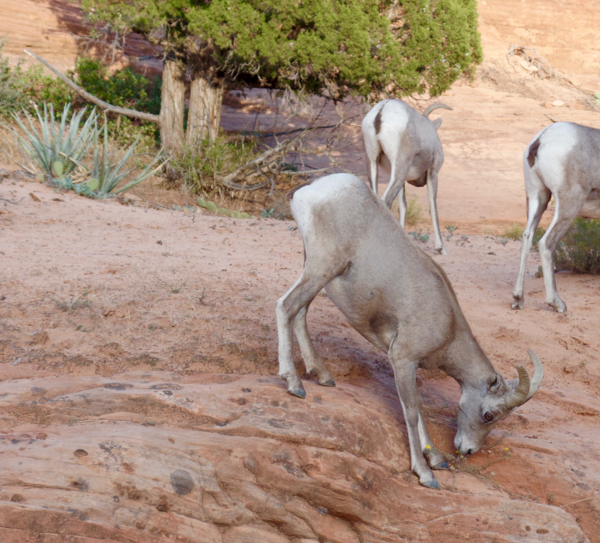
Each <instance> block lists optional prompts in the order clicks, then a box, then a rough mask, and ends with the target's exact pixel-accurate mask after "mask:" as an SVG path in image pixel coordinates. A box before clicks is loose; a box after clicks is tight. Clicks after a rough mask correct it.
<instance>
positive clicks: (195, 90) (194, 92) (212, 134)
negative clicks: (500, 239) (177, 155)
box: [185, 75, 225, 146]
mask: <svg viewBox="0 0 600 543" xmlns="http://www.w3.org/2000/svg"><path fill="white" fill-rule="evenodd" d="M224 92H225V89H224V88H223V87H222V86H221V84H220V82H216V83H215V82H212V81H210V80H209V79H208V78H206V77H205V76H203V75H195V76H194V78H193V79H192V85H191V89H190V108H189V112H188V124H187V133H186V137H185V141H186V143H187V144H188V145H189V146H196V145H199V144H200V143H201V142H202V141H203V140H204V139H205V138H206V137H207V136H208V139H209V141H210V142H211V143H212V142H213V141H214V140H215V138H216V137H217V134H218V132H219V125H220V122H221V107H222V105H223V94H224Z"/></svg>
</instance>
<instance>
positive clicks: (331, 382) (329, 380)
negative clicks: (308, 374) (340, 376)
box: [319, 379, 335, 387]
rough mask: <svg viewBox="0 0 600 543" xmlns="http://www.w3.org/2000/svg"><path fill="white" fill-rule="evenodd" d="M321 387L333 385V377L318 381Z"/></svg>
mask: <svg viewBox="0 0 600 543" xmlns="http://www.w3.org/2000/svg"><path fill="white" fill-rule="evenodd" d="M319 384H320V385H321V386H322V387H334V386H335V381H334V380H333V379H328V380H327V381H324V382H323V383H319Z"/></svg>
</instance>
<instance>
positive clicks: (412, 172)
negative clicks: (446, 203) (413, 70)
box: [362, 100, 452, 254]
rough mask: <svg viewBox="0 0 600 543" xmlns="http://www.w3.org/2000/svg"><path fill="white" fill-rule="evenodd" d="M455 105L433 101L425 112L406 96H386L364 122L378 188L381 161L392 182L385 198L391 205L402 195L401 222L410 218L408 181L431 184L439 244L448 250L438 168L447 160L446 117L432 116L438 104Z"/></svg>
mask: <svg viewBox="0 0 600 543" xmlns="http://www.w3.org/2000/svg"><path fill="white" fill-rule="evenodd" d="M440 107H441V108H444V109H450V110H451V109H452V108H451V107H449V106H447V105H444V104H440V103H437V104H432V105H430V106H429V107H428V108H427V109H426V110H425V111H424V113H423V114H422V115H421V113H419V112H418V111H416V110H414V109H413V108H412V107H410V106H409V105H408V104H406V103H405V102H403V101H402V100H383V101H382V102H379V103H378V104H377V105H376V106H374V107H373V109H371V111H369V113H367V115H366V116H365V118H364V119H363V122H362V133H363V140H364V142H365V151H366V153H367V162H368V163H369V174H370V177H371V186H372V188H373V191H374V192H375V194H378V192H377V167H378V165H379V164H381V166H382V167H383V169H384V170H385V171H386V172H387V173H388V174H390V182H389V184H388V187H387V189H386V191H385V193H384V195H383V201H384V202H385V204H386V205H387V206H388V207H389V208H391V207H392V204H393V203H394V200H395V198H396V196H398V210H399V212H400V224H401V225H402V228H404V221H405V218H406V194H405V191H404V183H405V182H406V181H408V182H409V183H410V184H411V185H414V186H415V187H422V186H424V185H425V184H426V185H427V195H428V197H429V216H430V217H431V222H432V223H433V230H434V233H435V248H436V250H437V251H439V252H440V253H442V254H447V252H446V249H445V248H444V244H443V242H442V236H441V235H440V226H439V224H438V215H437V207H436V201H435V199H436V194H437V186H438V172H439V171H440V168H441V167H442V164H443V163H444V151H443V150H442V142H441V141H440V137H439V136H438V134H437V130H438V128H439V127H440V126H441V124H442V119H436V120H435V121H430V120H429V118H428V117H429V114H430V113H431V112H432V111H433V110H434V109H437V108H440Z"/></svg>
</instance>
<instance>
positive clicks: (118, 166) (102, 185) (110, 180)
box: [86, 118, 165, 198]
mask: <svg viewBox="0 0 600 543" xmlns="http://www.w3.org/2000/svg"><path fill="white" fill-rule="evenodd" d="M107 124H108V123H107V122H106V118H105V119H104V127H103V129H104V138H103V142H102V144H100V142H99V141H98V136H99V132H100V131H99V130H98V131H96V134H95V136H94V153H93V161H94V162H93V167H92V171H91V172H90V176H91V178H90V180H89V181H88V182H87V183H86V185H87V187H88V189H89V190H90V191H93V192H94V193H95V196H96V197H100V198H105V197H106V196H107V195H108V194H110V193H112V192H114V194H120V193H121V192H125V191H126V190H128V189H130V188H131V187H134V186H135V185H137V184H138V183H141V182H142V181H144V180H146V179H148V177H150V176H151V175H153V174H154V173H156V172H157V171H158V170H159V169H160V168H162V166H163V165H164V164H165V162H161V163H160V164H159V166H158V167H157V168H154V166H155V164H157V163H158V162H160V161H161V160H162V159H163V158H164V153H163V152H162V150H161V151H159V152H158V154H157V155H156V156H155V157H154V160H152V162H151V163H150V164H148V165H147V166H146V167H145V168H144V169H143V170H142V172H141V173H140V174H139V175H137V176H136V177H135V178H134V179H132V180H131V181H129V182H128V183H126V184H125V185H123V186H122V187H119V188H118V189H117V190H115V189H116V188H117V186H118V185H119V183H120V182H121V181H122V180H123V179H125V178H126V177H127V176H128V175H129V174H130V173H131V172H132V171H133V170H134V168H131V169H129V170H126V171H122V170H123V168H124V167H125V165H126V164H127V162H128V161H129V159H130V158H131V156H132V155H133V152H134V150H135V147H136V145H137V143H138V141H139V139H140V136H138V137H137V138H136V139H135V141H134V142H133V144H132V145H131V146H130V147H129V149H127V151H126V152H125V154H124V155H123V158H121V160H114V159H113V154H114V149H113V150H110V149H109V137H108V127H107ZM153 168H154V169H153Z"/></svg>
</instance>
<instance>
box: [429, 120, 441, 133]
mask: <svg viewBox="0 0 600 543" xmlns="http://www.w3.org/2000/svg"><path fill="white" fill-rule="evenodd" d="M431 122H432V123H433V126H434V128H435V129H436V130H438V129H439V127H440V126H442V118H441V117H438V118H437V119H436V120H435V121H431Z"/></svg>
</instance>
